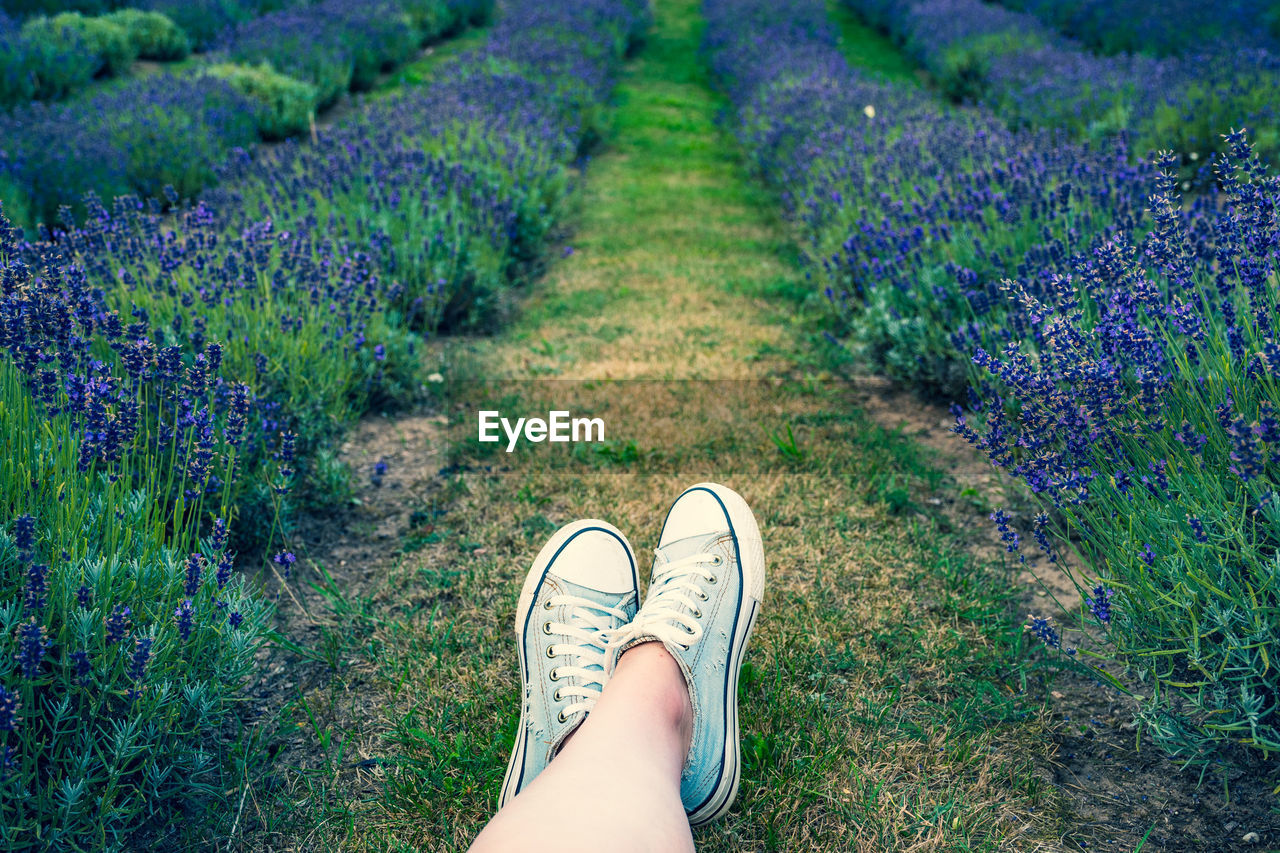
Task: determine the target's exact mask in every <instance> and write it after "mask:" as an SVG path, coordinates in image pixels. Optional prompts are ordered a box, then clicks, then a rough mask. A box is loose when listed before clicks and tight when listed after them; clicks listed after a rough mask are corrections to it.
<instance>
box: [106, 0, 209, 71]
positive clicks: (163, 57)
mask: <svg viewBox="0 0 1280 853" xmlns="http://www.w3.org/2000/svg"><path fill="white" fill-rule="evenodd" d="M106 20H108V21H111V22H112V23H114V24H117V25H119V26H121V27H123V28H124V30H125V32H126V33H127V34H128V36H129V41H130V42H131V43H132V44H133V48H134V50H135V51H137V54H138V56H140V57H142V58H143V59H154V60H157V61H160V62H172V61H174V60H176V59H182V58H183V57H185V56H186V55H187V54H189V53H191V39H190V38H188V37H187V34H186V33H184V32H183V31H182V29H181V28H180V27H179V26H178V25H177V24H175V23H174V22H173V21H171V20H169V18H167V17H166V16H164V15H162V14H161V13H159V12H144V11H142V10H140V9H121V10H120V11H119V12H112V13H111V14H110V15H107V16H106Z"/></svg>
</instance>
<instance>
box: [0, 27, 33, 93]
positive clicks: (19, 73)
mask: <svg viewBox="0 0 1280 853" xmlns="http://www.w3.org/2000/svg"><path fill="white" fill-rule="evenodd" d="M3 23H4V16H3V14H0V25H2V24H3ZM31 60H32V51H31V47H30V45H29V44H28V43H27V40H26V39H24V38H22V37H21V36H20V35H18V33H17V32H14V31H10V32H5V31H4V29H3V27H2V26H0V107H9V106H13V105H14V104H21V103H25V102H26V101H29V100H31V99H32V98H33V97H34V96H35V93H36V75H35V70H34V68H33V67H32V62H31Z"/></svg>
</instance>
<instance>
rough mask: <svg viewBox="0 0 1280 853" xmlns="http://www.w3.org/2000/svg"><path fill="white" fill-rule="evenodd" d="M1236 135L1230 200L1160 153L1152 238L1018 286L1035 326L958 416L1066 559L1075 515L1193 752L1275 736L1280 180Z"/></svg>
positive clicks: (1174, 735)
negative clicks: (1189, 187)
mask: <svg viewBox="0 0 1280 853" xmlns="http://www.w3.org/2000/svg"><path fill="white" fill-rule="evenodd" d="M1226 146H1227V152H1226V156H1225V157H1224V158H1223V159H1222V160H1220V161H1219V162H1218V163H1217V165H1216V174H1217V177H1218V180H1219V182H1220V186H1221V187H1222V191H1223V198H1222V200H1221V203H1220V204H1212V203H1202V204H1199V205H1197V206H1196V207H1195V208H1194V209H1193V211H1192V213H1191V215H1189V216H1186V215H1184V210H1183V205H1182V200H1181V199H1180V198H1179V197H1178V196H1177V194H1176V186H1177V183H1176V174H1175V171H1174V169H1175V166H1176V161H1175V160H1174V159H1173V158H1172V157H1171V156H1169V155H1165V156H1164V157H1163V158H1162V160H1161V164H1160V165H1161V174H1160V177H1159V179H1158V180H1157V181H1156V183H1155V189H1156V192H1155V194H1154V195H1153V196H1152V198H1151V200H1150V205H1151V209H1152V211H1153V218H1154V220H1155V227H1154V230H1153V231H1152V232H1151V234H1150V235H1149V237H1148V239H1147V240H1146V241H1145V242H1143V243H1142V244H1141V245H1140V246H1134V245H1133V244H1131V243H1129V242H1127V241H1124V240H1115V241H1112V242H1108V243H1106V244H1104V245H1103V246H1100V247H1098V248H1097V249H1096V250H1094V251H1093V252H1091V253H1088V254H1082V255H1079V256H1077V257H1075V258H1074V259H1073V261H1072V268H1071V271H1070V273H1069V274H1067V275H1064V276H1063V277H1062V278H1060V279H1059V280H1058V281H1057V282H1055V284H1054V286H1053V287H1051V288H1048V289H1046V290H1042V291H1041V292H1040V293H1039V294H1038V295H1036V296H1032V295H1030V294H1028V293H1026V292H1025V290H1024V289H1023V288H1022V287H1021V285H1017V284H1011V285H1010V286H1009V290H1010V292H1011V294H1013V296H1014V297H1015V298H1014V300H1013V302H1014V304H1016V305H1017V306H1018V308H1019V311H1020V314H1021V319H1022V321H1023V323H1024V324H1025V326H1026V328H1027V332H1026V333H1024V334H1019V335H1016V336H1014V338H1013V340H1011V341H1010V342H1009V343H1008V344H1007V345H1006V346H1005V347H1003V348H1002V350H1000V351H997V352H988V351H986V350H978V351H977V353H976V355H975V357H974V362H975V364H976V365H977V366H978V367H979V368H981V370H982V371H983V376H982V378H981V382H980V385H979V387H980V389H981V390H980V393H979V394H978V395H977V396H976V397H975V399H974V406H975V408H976V409H977V415H976V421H977V426H975V425H972V424H970V423H969V419H968V418H966V416H965V415H963V414H959V416H958V419H957V427H956V428H957V431H958V432H960V433H961V434H962V435H964V436H965V437H966V438H967V439H968V440H969V441H971V442H972V443H973V444H975V445H976V446H978V447H979V448H981V449H982V450H984V451H985V452H986V453H987V454H988V455H989V456H990V457H991V459H992V461H993V462H994V463H995V464H996V465H998V466H999V467H1001V468H1003V469H1005V470H1006V471H1007V472H1008V473H1009V474H1010V475H1012V476H1014V477H1017V478H1018V479H1020V480H1022V481H1024V482H1025V483H1026V484H1027V486H1028V487H1029V488H1030V490H1031V491H1032V492H1033V493H1034V494H1035V495H1036V496H1037V497H1038V498H1039V499H1041V500H1042V501H1043V502H1044V504H1045V505H1046V510H1047V512H1049V513H1052V515H1051V516H1050V515H1046V516H1045V518H1044V521H1043V522H1040V523H1038V531H1037V533H1038V536H1037V538H1038V539H1039V541H1040V543H1041V545H1042V547H1044V548H1045V549H1046V550H1048V551H1049V553H1050V556H1051V557H1052V558H1054V559H1058V558H1059V557H1060V556H1061V555H1062V554H1065V553H1066V547H1067V546H1054V545H1053V544H1051V543H1050V542H1049V540H1048V537H1047V536H1045V535H1044V534H1043V532H1042V531H1043V530H1044V529H1045V528H1046V527H1049V528H1050V529H1052V525H1050V524H1048V521H1049V520H1050V519H1051V518H1056V519H1060V520H1061V529H1060V530H1058V531H1057V532H1058V533H1059V534H1060V536H1061V538H1062V539H1063V540H1064V541H1065V542H1070V543H1072V545H1074V547H1075V548H1076V549H1077V550H1078V551H1079V552H1080V554H1081V556H1082V557H1083V559H1084V567H1081V568H1077V569H1076V571H1075V577H1076V579H1077V582H1078V583H1079V585H1080V586H1081V587H1082V592H1083V594H1084V595H1085V597H1086V602H1087V613H1088V615H1089V616H1090V617H1091V621H1093V622H1094V623H1095V625H1096V626H1097V627H1100V628H1101V629H1103V630H1104V631H1105V633H1106V635H1107V638H1108V639H1109V640H1110V642H1111V644H1112V648H1113V649H1114V652H1115V653H1116V654H1118V655H1119V656H1120V657H1121V658H1122V659H1123V660H1125V661H1126V662H1128V663H1130V664H1131V665H1132V667H1133V669H1134V671H1135V672H1136V674H1137V676H1138V677H1139V678H1140V679H1141V681H1142V682H1144V684H1145V686H1144V687H1143V688H1142V689H1143V692H1144V693H1145V695H1146V698H1147V699H1148V702H1147V704H1146V708H1145V712H1144V719H1145V722H1146V723H1147V725H1148V727H1149V729H1150V730H1151V731H1152V732H1153V733H1154V734H1155V735H1156V736H1157V737H1158V738H1159V739H1160V740H1161V741H1162V742H1164V743H1165V744H1166V745H1168V746H1170V747H1171V748H1173V749H1174V750H1175V751H1178V752H1183V753H1186V754H1188V755H1191V756H1194V757H1199V756H1201V755H1203V754H1204V753H1205V752H1206V751H1208V750H1209V749H1210V748H1212V747H1214V746H1216V745H1217V744H1218V743H1220V742H1222V741H1229V742H1232V743H1237V744H1242V745H1245V746H1247V747H1250V748H1253V749H1257V750H1261V751H1263V752H1271V751H1275V750H1277V749H1280V711H1277V708H1276V704H1275V702H1274V697H1275V696H1276V695H1277V693H1280V675H1278V674H1277V670H1276V666H1275V662H1274V661H1273V660H1272V659H1271V658H1272V656H1273V652H1274V650H1275V648H1276V647H1277V641H1278V640H1280V583H1278V581H1280V559H1278V557H1277V554H1278V553H1280V552H1278V551H1277V547H1278V546H1280V506H1277V491H1276V485H1277V482H1280V467H1277V462H1278V461H1280V454H1278V453H1277V450H1276V448H1277V445H1278V444H1280V421H1278V420H1277V417H1278V415H1277V411H1276V409H1275V406H1276V400H1278V399H1280V397H1278V396H1277V390H1278V389H1280V383H1278V382H1277V375H1278V374H1277V370H1278V369H1280V343H1278V342H1277V338H1276V329H1275V326H1274V318H1275V316H1276V311H1277V307H1278V306H1277V295H1276V288H1275V276H1276V269H1277V260H1278V259H1280V222H1278V221H1277V217H1276V209H1277V200H1278V199H1280V180H1278V179H1277V178H1275V177H1274V176H1270V175H1268V174H1267V171H1266V168H1265V167H1264V166H1263V165H1262V164H1261V163H1260V162H1259V161H1258V159H1257V158H1256V157H1255V156H1254V153H1253V150H1252V148H1251V147H1250V145H1249V144H1248V142H1247V141H1246V139H1245V136H1244V134H1243V133H1240V132H1233V133H1231V134H1229V135H1228V137H1227V139H1226ZM1086 572H1089V573H1093V574H1094V575H1095V576H1096V578H1097V580H1096V581H1094V580H1086V578H1088V577H1089V575H1088V574H1086Z"/></svg>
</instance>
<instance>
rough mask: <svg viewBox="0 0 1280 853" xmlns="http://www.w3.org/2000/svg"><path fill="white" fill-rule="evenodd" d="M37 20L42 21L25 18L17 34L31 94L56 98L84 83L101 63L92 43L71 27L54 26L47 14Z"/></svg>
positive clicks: (51, 98) (32, 95) (65, 94)
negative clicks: (24, 24)
mask: <svg viewBox="0 0 1280 853" xmlns="http://www.w3.org/2000/svg"><path fill="white" fill-rule="evenodd" d="M37 20H39V21H43V22H44V23H42V24H39V25H34V26H33V24H34V22H28V24H27V26H26V27H24V28H23V30H22V35H21V37H20V40H21V43H22V46H23V53H24V54H25V58H24V62H25V63H26V68H27V70H28V71H29V73H30V78H29V79H30V85H31V89H32V92H31V97H33V98H36V99H39V100H55V99H57V98H63V97H66V96H67V95H69V94H71V93H72V92H74V91H76V90H78V89H82V88H84V87H85V86H87V85H88V84H89V81H90V80H92V79H93V75H94V74H96V73H97V71H98V68H99V66H100V65H101V62H100V60H99V58H98V56H97V54H95V53H94V51H93V48H92V46H91V45H90V44H89V43H88V42H87V41H86V40H85V39H84V37H83V36H82V35H81V34H80V33H78V32H76V31H74V30H65V31H63V30H57V29H55V28H53V27H51V26H49V25H48V21H49V19H48V18H39V19H37ZM20 85H22V84H20Z"/></svg>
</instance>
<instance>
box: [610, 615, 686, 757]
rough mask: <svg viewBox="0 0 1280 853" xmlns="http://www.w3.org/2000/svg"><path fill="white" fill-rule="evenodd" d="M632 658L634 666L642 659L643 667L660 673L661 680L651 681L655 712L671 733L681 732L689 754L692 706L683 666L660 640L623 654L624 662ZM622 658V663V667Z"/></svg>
mask: <svg viewBox="0 0 1280 853" xmlns="http://www.w3.org/2000/svg"><path fill="white" fill-rule="evenodd" d="M630 655H635V658H633V659H632V660H633V664H639V663H640V662H641V661H642V660H643V662H644V664H646V665H648V666H649V667H651V668H652V669H653V670H657V671H658V672H660V673H661V676H660V677H658V678H654V679H651V680H650V681H649V688H650V690H651V691H652V696H653V709H654V712H655V713H656V714H657V716H658V717H659V718H660V719H661V720H663V721H664V722H665V723H666V724H667V725H668V726H669V727H670V728H671V729H672V730H674V731H676V732H679V734H680V740H681V742H682V743H683V744H684V747H685V750H686V752H687V751H688V748H689V741H690V739H691V738H692V737H693V705H692V703H691V702H690V700H689V685H688V684H687V683H686V682H685V679H684V672H683V671H682V670H681V669H680V664H679V663H677V662H676V659H675V658H674V657H673V656H672V655H671V653H670V652H669V651H667V648H666V646H664V645H663V644H662V643H661V642H659V641H657V640H651V641H649V642H646V643H641V644H639V645H637V646H632V647H631V648H630V649H627V651H626V652H624V653H623V655H622V659H625V658H627V657H628V656H630ZM622 659H620V660H619V665H621V660H622Z"/></svg>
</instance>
